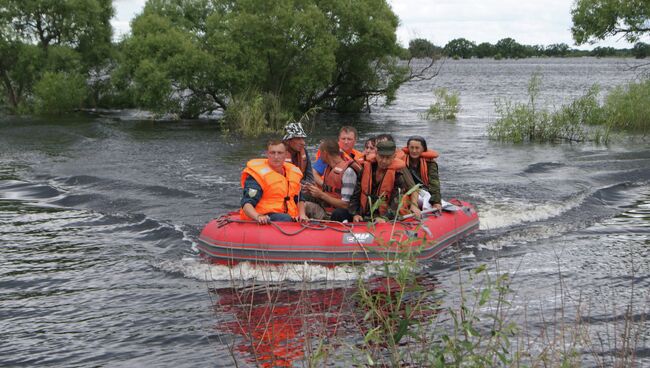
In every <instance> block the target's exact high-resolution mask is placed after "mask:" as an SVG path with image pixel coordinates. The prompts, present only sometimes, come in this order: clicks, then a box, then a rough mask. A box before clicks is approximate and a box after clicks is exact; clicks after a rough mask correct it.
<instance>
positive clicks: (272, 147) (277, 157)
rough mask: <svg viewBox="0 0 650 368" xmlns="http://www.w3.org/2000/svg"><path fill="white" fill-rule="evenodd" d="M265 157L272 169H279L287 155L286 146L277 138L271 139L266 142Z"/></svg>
mask: <svg viewBox="0 0 650 368" xmlns="http://www.w3.org/2000/svg"><path fill="white" fill-rule="evenodd" d="M266 157H267V159H268V160H269V166H271V168H272V169H274V170H280V169H281V168H282V165H283V164H284V159H285V158H286V157H287V148H286V147H285V146H284V143H283V142H282V141H281V140H279V139H271V140H270V141H269V142H268V143H267V144H266Z"/></svg>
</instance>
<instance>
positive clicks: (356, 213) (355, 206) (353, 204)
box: [348, 174, 363, 222]
mask: <svg viewBox="0 0 650 368" xmlns="http://www.w3.org/2000/svg"><path fill="white" fill-rule="evenodd" d="M361 176H362V174H359V175H357V180H356V183H355V184H354V191H353V192H352V196H350V202H349V204H348V211H350V213H351V214H352V215H353V217H352V221H354V222H360V221H363V214H362V213H361V212H362V211H363V209H362V208H361V196H362V195H363V194H362V193H361Z"/></svg>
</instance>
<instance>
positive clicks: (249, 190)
mask: <svg viewBox="0 0 650 368" xmlns="http://www.w3.org/2000/svg"><path fill="white" fill-rule="evenodd" d="M260 199H262V187H261V186H260V185H259V183H257V181H255V179H253V177H251V176H249V177H247V178H246V181H245V182H244V194H243V195H242V199H241V208H242V210H243V211H244V213H245V214H246V216H248V217H249V218H251V219H253V221H257V222H258V223H259V224H268V223H269V222H270V219H269V217H268V216H266V215H263V214H259V213H257V211H256V210H255V206H257V204H258V203H259V201H260Z"/></svg>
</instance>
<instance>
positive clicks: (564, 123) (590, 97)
mask: <svg viewBox="0 0 650 368" xmlns="http://www.w3.org/2000/svg"><path fill="white" fill-rule="evenodd" d="M541 81H542V80H541V76H540V75H539V73H534V74H533V76H532V77H531V79H530V82H529V83H528V103H525V104H524V103H516V102H512V101H509V100H502V99H500V100H497V101H496V103H495V104H496V112H497V114H498V115H499V116H500V117H499V118H498V119H497V120H496V122H495V123H494V124H491V125H490V126H489V127H488V134H489V136H490V137H491V138H493V139H498V140H501V141H509V142H514V143H522V142H554V141H558V140H567V141H584V140H585V139H586V138H587V131H586V130H585V129H584V124H585V122H586V121H589V120H591V119H594V118H599V107H598V102H597V100H596V98H597V95H598V89H597V88H592V89H591V90H590V91H589V92H588V93H587V94H586V95H585V96H583V97H581V98H579V99H578V100H576V101H574V102H573V103H572V104H570V105H567V106H563V107H562V108H561V109H560V110H558V111H557V112H554V113H553V112H550V111H548V110H547V109H545V108H540V107H539V106H538V101H537V100H538V97H539V91H540V85H541Z"/></svg>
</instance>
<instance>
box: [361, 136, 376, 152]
mask: <svg viewBox="0 0 650 368" xmlns="http://www.w3.org/2000/svg"><path fill="white" fill-rule="evenodd" d="M376 145H377V139H376V138H369V139H368V140H366V143H364V144H363V154H365V155H370V154H373V153H377V146H376Z"/></svg>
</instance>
